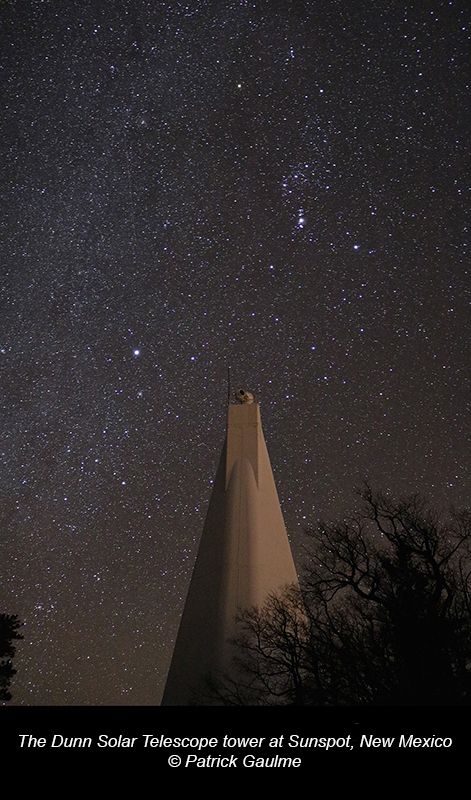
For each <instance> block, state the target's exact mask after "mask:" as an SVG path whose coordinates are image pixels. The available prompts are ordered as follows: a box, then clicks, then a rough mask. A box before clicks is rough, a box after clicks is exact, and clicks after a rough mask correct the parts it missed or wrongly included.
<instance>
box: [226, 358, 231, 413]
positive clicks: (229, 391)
mask: <svg viewBox="0 0 471 800" xmlns="http://www.w3.org/2000/svg"><path fill="white" fill-rule="evenodd" d="M230 402H231V368H230V367H228V368H227V405H229V403H230Z"/></svg>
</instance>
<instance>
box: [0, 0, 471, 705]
mask: <svg viewBox="0 0 471 800" xmlns="http://www.w3.org/2000/svg"><path fill="white" fill-rule="evenodd" d="M470 23H471V8H470V6H469V2H468V1H467V0H452V1H451V2H449V0H420V2H418V1H417V2H415V1H414V2H407V1H406V2H393V0H378V2H372V0H370V1H369V2H367V1H366V0H365V2H363V3H353V2H351V0H313V1H312V2H299V1H298V2H294V1H291V2H290V1H289V0H283V2H281V1H280V0H269V2H268V0H266V1H263V0H259V2H249V1H248V0H221V2H214V1H211V2H210V1H209V0H200V1H199V2H196V0H193V1H192V2H184V1H183V0H182V2H166V3H163V2H144V1H143V0H127V1H126V0H122V2H120V3H117V4H114V3H108V2H105V0H103V1H102V2H99V1H98V0H94V1H93V2H92V1H91V0H80V2H78V1H77V2H75V0H67V2H60V1H59V0H42V1H40V0H28V2H23V0H21V1H20V0H5V1H4V2H3V3H2V4H1V6H0V64H1V71H0V82H1V88H2V103H1V115H2V123H1V130H2V134H1V137H0V149H1V162H0V163H1V167H0V168H1V172H2V177H1V182H0V195H1V203H2V214H1V218H0V225H1V234H2V240H1V241H2V246H1V262H0V263H1V273H0V274H1V282H0V299H1V306H0V369H1V382H0V390H1V393H2V414H1V418H0V426H1V429H0V442H1V446H0V452H1V456H2V461H1V472H0V476H1V480H0V511H1V519H0V536H1V558H0V576H1V577H0V580H1V604H2V606H3V608H2V609H1V610H2V611H3V610H4V611H5V612H7V613H12V614H18V615H19V617H20V619H21V620H22V621H24V622H25V627H24V629H23V632H24V635H25V639H24V641H23V642H21V643H20V644H19V646H18V652H17V656H16V659H15V666H16V668H17V670H18V674H17V676H16V678H15V681H14V683H13V685H12V692H13V695H14V698H13V700H12V704H13V705H155V704H158V703H159V702H160V697H161V693H162V690H163V685H164V682H165V677H166V672H167V668H168V665H169V660H170V657H171V652H172V646H173V641H174V638H175V635H176V631H177V627H178V623H179V619H180V614H181V611H182V606H183V602H184V598H185V595H186V591H187V588H188V583H189V579H190V575H191V570H192V566H193V563H194V559H195V557H196V550H197V547H198V541H199V537H200V535H201V530H202V526H203V522H204V516H205V512H206V508H207V504H208V501H209V497H210V493H211V485H212V480H213V478H214V475H215V469H216V466H217V462H218V459H219V454H220V450H221V447H222V443H223V439H224V431H225V415H226V397H227V368H228V366H230V367H231V371H232V381H233V388H237V386H239V385H241V386H243V387H245V388H246V389H248V390H250V391H254V392H256V393H258V395H259V397H260V400H261V411H262V421H263V426H264V432H265V438H266V441H267V446H268V450H269V453H270V456H271V461H272V466H273V471H274V475H275V480H276V483H277V486H278V490H279V495H280V501H281V505H282V509H283V513H284V516H285V521H286V525H287V530H288V534H289V537H290V540H291V543H292V548H293V552H294V554H295V557H296V560H297V563H298V566H301V565H302V563H303V559H304V558H305V556H304V555H303V553H304V550H303V546H304V531H305V529H306V527H307V526H308V525H315V523H316V520H318V519H319V518H327V519H335V518H338V517H339V516H340V517H342V516H344V515H346V514H347V513H348V512H349V511H351V510H352V507H353V506H354V505H355V504H356V502H357V500H356V496H355V488H356V487H358V486H360V485H361V483H362V481H363V480H365V479H366V480H369V481H370V483H371V485H372V486H373V488H375V489H380V490H383V491H389V492H391V493H393V494H394V495H395V496H403V495H404V494H407V493H410V492H411V491H421V492H423V493H424V494H426V495H427V496H429V497H430V498H431V500H432V502H433V504H434V505H435V506H436V507H437V508H439V509H441V508H443V509H446V508H447V507H448V506H450V504H452V505H454V506H455V507H457V508H462V507H465V506H469V504H470V478H471V448H470V444H471V435H470V430H471V425H470V423H471V419H470V403H471V384H470V376H471V356H470V348H469V336H470V328H471V326H470V322H471V280H470V259H469V252H468V251H469V230H468V227H469V219H470V208H471V202H470V200H471V175H470V158H469V156H470V133H469V132H470V128H471V126H470V117H471V103H470V82H471V75H470V58H469V44H470V30H471V27H470Z"/></svg>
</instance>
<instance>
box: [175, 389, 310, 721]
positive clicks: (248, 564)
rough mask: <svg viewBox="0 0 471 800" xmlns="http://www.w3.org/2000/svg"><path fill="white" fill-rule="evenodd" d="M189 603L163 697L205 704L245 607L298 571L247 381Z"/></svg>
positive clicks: (235, 406)
mask: <svg viewBox="0 0 471 800" xmlns="http://www.w3.org/2000/svg"><path fill="white" fill-rule="evenodd" d="M236 399H237V401H238V402H236V403H231V402H229V405H228V414H227V434H226V441H225V443H224V447H223V450H222V454H221V459H220V462H219V467H218V470H217V473H216V479H215V481H214V486H213V492H212V495H211V500H210V503H209V508H208V513H207V516H206V521H205V525H204V528H203V535H202V537H201V543H200V546H199V550H198V556H197V559H196V563H195V567H194V571H193V576H192V579H191V583H190V588H189V591H188V596H187V599H186V603H185V608H184V611H183V616H182V620H181V624H180V629H179V632H178V637H177V641H176V644H175V649H174V653H173V658H172V662H171V665H170V670H169V673H168V678H167V683H166V687H165V691H164V695H163V699H162V705H170V706H172V705H184V706H186V705H192V704H203V705H204V704H205V703H204V702H203V703H201V702H199V701H198V687H200V686H201V685H202V682H203V681H204V680H205V678H206V677H207V676H209V675H213V676H217V675H218V673H221V672H224V671H227V670H229V668H230V666H231V660H232V655H233V650H232V646H231V644H230V640H231V638H233V637H234V636H235V634H236V615H237V612H238V611H239V610H242V609H245V608H250V607H252V606H258V607H261V606H262V605H263V603H264V602H265V600H266V599H267V598H268V596H269V595H270V594H272V593H275V592H278V591H280V590H281V589H282V588H283V587H284V586H286V585H287V584H293V583H295V584H297V583H298V577H297V574H296V568H295V566H294V562H293V557H292V554H291V549H290V545H289V542H288V537H287V535H286V528H285V525H284V522H283V517H282V514H281V509H280V503H279V500H278V494H277V491H276V487H275V481H274V479H273V474H272V469H271V465H270V459H269V457H268V452H267V448H266V444H265V440H264V438H263V432H262V424H261V419H260V406H259V404H258V403H257V402H254V401H253V397H252V395H251V394H250V393H249V392H245V391H244V390H243V389H239V390H238V391H237V392H236Z"/></svg>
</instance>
